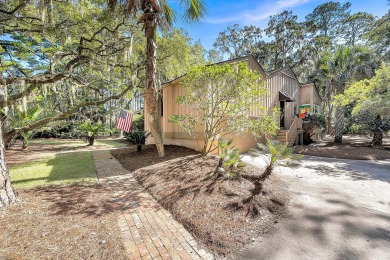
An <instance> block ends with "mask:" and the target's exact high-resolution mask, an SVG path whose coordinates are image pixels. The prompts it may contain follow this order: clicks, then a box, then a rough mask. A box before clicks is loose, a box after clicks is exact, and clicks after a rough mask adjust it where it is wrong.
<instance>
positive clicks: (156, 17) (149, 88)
mask: <svg viewBox="0 0 390 260" xmlns="http://www.w3.org/2000/svg"><path fill="white" fill-rule="evenodd" d="M108 1H109V5H110V6H111V8H114V7H115V5H116V4H117V1H118V0H108ZM180 4H181V6H182V7H184V8H185V13H184V16H183V18H184V20H185V21H187V22H193V21H199V20H200V19H201V18H203V17H204V14H205V11H206V8H205V5H204V2H203V0H180ZM125 11H126V13H127V14H135V13H137V12H142V13H143V15H142V16H141V18H140V20H139V21H140V22H141V23H143V29H144V32H145V37H146V93H145V104H146V108H147V110H146V113H147V114H148V120H149V125H150V131H151V133H152V135H153V138H154V141H155V143H156V146H157V151H158V154H159V156H160V157H164V143H163V139H162V133H161V127H160V123H159V119H158V116H157V104H158V95H159V90H160V81H159V79H158V76H157V47H156V30H157V28H158V27H160V28H166V27H169V26H171V25H172V24H173V22H174V21H175V20H176V14H175V12H174V11H173V9H172V8H171V7H170V6H169V5H168V3H167V0H127V1H126V2H125Z"/></svg>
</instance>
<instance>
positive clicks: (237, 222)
mask: <svg viewBox="0 0 390 260" xmlns="http://www.w3.org/2000/svg"><path fill="white" fill-rule="evenodd" d="M165 152H166V157H164V158H159V157H158V155H157V151H156V149H155V146H154V145H151V146H145V147H144V149H143V151H142V152H140V153H138V152H136V151H135V150H134V149H119V150H114V151H112V154H113V155H114V156H115V157H116V158H117V159H118V160H119V161H120V162H121V164H122V165H123V166H124V167H125V168H126V169H127V170H129V171H132V172H133V174H134V176H135V177H136V178H137V180H138V181H139V182H140V183H141V185H143V186H144V187H145V188H146V189H147V190H148V192H149V193H151V194H152V195H153V196H154V197H155V198H156V199H157V200H158V201H159V202H160V203H161V204H162V205H163V206H164V207H165V208H166V209H168V210H169V211H170V212H171V213H172V214H173V216H174V217H175V219H177V220H178V221H180V222H181V223H182V224H183V225H184V226H185V227H186V229H187V230H188V231H189V232H191V233H192V234H193V235H194V236H195V237H196V238H197V239H198V241H200V242H203V243H204V244H205V245H206V246H207V247H208V248H209V249H210V250H212V251H213V252H214V253H218V254H221V255H225V256H231V255H234V254H235V253H237V252H238V251H239V250H241V249H243V246H244V245H246V244H249V243H251V242H252V241H254V239H256V238H257V237H258V236H259V235H262V234H264V233H266V232H268V231H270V230H271V229H272V227H273V226H274V224H275V222H277V221H278V219H279V218H280V217H282V216H283V215H284V214H285V213H286V206H287V203H288V194H287V190H286V187H285V184H284V183H283V182H282V181H281V180H280V179H278V178H276V177H274V176H271V177H270V178H269V179H267V180H266V181H265V182H264V183H263V187H262V190H261V192H260V194H258V195H256V196H254V197H253V199H252V201H251V203H252V204H253V203H254V204H256V205H257V206H256V210H250V207H249V205H250V204H251V203H242V201H244V200H245V199H247V198H248V197H250V196H251V190H253V189H254V185H253V184H252V183H251V182H250V181H248V180H247V179H244V178H227V177H218V178H217V176H218V175H217V174H211V173H213V172H214V171H215V170H216V167H217V165H218V158H216V157H215V156H206V157H202V156H201V155H200V154H198V153H196V152H195V151H193V150H190V149H187V148H184V147H177V146H166V147H165ZM241 171H242V173H245V174H247V175H252V176H253V175H258V174H261V173H262V170H260V169H258V168H256V167H254V166H251V165H247V166H245V167H244V168H243V169H242V170H241Z"/></svg>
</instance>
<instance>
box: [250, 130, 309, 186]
mask: <svg viewBox="0 0 390 260" xmlns="http://www.w3.org/2000/svg"><path fill="white" fill-rule="evenodd" d="M249 154H250V155H251V156H252V157H260V158H262V159H263V160H264V161H265V162H266V164H267V166H266V168H265V171H264V173H263V174H262V175H261V176H260V177H259V178H258V180H259V181H264V180H265V179H267V178H269V176H270V175H271V174H272V172H273V170H274V168H275V166H276V165H278V164H279V165H280V162H279V161H282V160H286V159H289V160H297V159H299V158H302V155H295V154H294V153H293V149H292V148H291V147H289V146H288V144H285V145H284V144H281V143H279V142H278V141H276V140H270V139H268V138H267V143H266V145H264V144H262V143H258V144H257V149H251V150H250V151H249Z"/></svg>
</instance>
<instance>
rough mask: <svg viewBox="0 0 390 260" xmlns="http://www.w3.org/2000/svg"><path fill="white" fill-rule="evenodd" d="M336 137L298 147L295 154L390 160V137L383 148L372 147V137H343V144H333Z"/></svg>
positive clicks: (386, 139) (327, 137)
mask: <svg viewBox="0 0 390 260" xmlns="http://www.w3.org/2000/svg"><path fill="white" fill-rule="evenodd" d="M333 141H334V137H332V136H326V137H325V138H324V139H323V140H321V141H317V142H315V143H312V144H310V145H302V146H296V147H295V148H294V152H296V153H299V154H304V155H312V156H320V157H329V158H340V159H356V160H384V159H390V137H385V138H384V145H383V146H373V147H371V146H370V142H371V137H368V136H361V135H354V136H343V143H342V144H336V143H334V142H333Z"/></svg>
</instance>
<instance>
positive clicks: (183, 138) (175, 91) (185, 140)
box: [144, 56, 302, 152]
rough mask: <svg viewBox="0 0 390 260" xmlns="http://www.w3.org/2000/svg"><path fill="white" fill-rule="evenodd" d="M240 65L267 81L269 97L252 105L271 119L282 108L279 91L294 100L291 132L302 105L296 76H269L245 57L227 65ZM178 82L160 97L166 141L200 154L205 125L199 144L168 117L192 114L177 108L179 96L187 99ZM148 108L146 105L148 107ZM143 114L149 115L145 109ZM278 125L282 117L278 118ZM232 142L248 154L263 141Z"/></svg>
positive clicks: (288, 115)
mask: <svg viewBox="0 0 390 260" xmlns="http://www.w3.org/2000/svg"><path fill="white" fill-rule="evenodd" d="M240 61H247V62H248V65H249V68H250V69H251V70H252V71H257V72H258V73H259V74H260V75H261V76H262V78H263V80H265V81H266V86H267V88H268V95H266V96H265V97H257V98H256V97H255V98H254V100H253V102H260V104H261V105H262V106H263V107H265V108H266V109H267V111H268V114H269V115H271V113H272V110H273V108H274V107H279V103H280V102H279V91H281V92H283V93H285V94H286V95H288V96H289V97H291V98H292V99H294V101H293V102H286V105H285V128H287V129H288V128H289V127H290V125H291V123H292V121H293V120H294V117H295V114H294V104H295V105H297V106H299V105H300V104H302V102H301V94H300V83H299V82H298V80H297V79H296V77H295V75H294V73H293V72H292V71H291V69H289V68H285V69H282V70H279V71H277V72H275V73H271V74H269V75H267V74H266V73H265V72H264V70H263V69H262V67H261V66H260V65H259V64H258V63H257V62H256V60H255V59H254V58H253V57H251V56H248V57H244V58H240V59H235V60H232V61H228V62H229V63H236V62H240ZM179 80H180V78H179V79H175V80H173V81H171V82H169V83H166V84H164V85H163V86H162V90H161V94H162V96H163V111H164V115H163V117H161V121H160V122H161V130H162V132H163V138H164V143H165V144H173V145H181V146H185V147H189V148H192V149H196V150H199V148H200V147H202V145H203V143H204V142H203V140H202V132H203V125H202V122H199V125H198V128H197V129H196V132H197V133H198V137H197V140H193V139H191V137H190V136H189V135H188V134H186V133H185V132H184V130H183V128H182V127H180V126H178V125H176V124H173V123H170V122H169V117H170V116H172V115H186V114H189V113H190V108H189V107H188V106H184V105H180V104H177V102H176V100H177V98H178V97H179V96H183V95H185V88H184V87H182V86H181V85H180V84H179ZM145 106H146V104H145ZM144 111H147V108H146V107H145V109H144ZM251 115H252V116H254V117H255V116H256V115H259V111H252V112H251ZM275 120H277V121H278V122H279V117H278V118H275ZM145 130H147V131H149V130H150V128H149V122H148V118H147V115H145ZM232 138H233V141H234V143H235V145H236V147H238V148H239V149H240V152H246V151H248V149H249V148H251V147H254V146H255V145H256V142H259V141H261V142H263V141H264V138H263V139H261V140H258V139H256V138H255V137H254V136H252V135H249V134H248V135H241V136H236V135H235V136H232ZM147 143H148V144H151V143H153V138H152V137H149V138H148V139H147Z"/></svg>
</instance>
